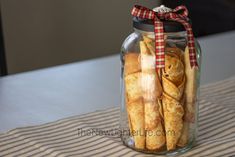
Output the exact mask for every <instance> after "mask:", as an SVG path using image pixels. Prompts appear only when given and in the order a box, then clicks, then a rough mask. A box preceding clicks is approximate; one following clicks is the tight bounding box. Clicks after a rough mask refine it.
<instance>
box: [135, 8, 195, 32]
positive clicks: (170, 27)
mask: <svg viewBox="0 0 235 157" xmlns="http://www.w3.org/2000/svg"><path fill="white" fill-rule="evenodd" d="M153 10H154V11H155V12H170V11H171V9H170V8H167V7H165V6H164V5H161V6H160V7H157V8H154V9H153ZM161 21H162V22H163V27H164V32H167V33H168V32H182V31H185V28H184V26H183V25H182V24H181V23H178V22H175V21H166V20H161ZM189 22H190V21H189ZM190 23H191V22H190ZM133 27H134V28H136V29H139V30H142V31H147V32H154V21H153V20H148V19H141V18H138V17H134V18H133Z"/></svg>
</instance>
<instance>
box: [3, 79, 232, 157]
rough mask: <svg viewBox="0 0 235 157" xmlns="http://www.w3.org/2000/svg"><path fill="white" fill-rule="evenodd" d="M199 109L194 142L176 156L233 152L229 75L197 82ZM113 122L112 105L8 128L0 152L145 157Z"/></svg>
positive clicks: (61, 156)
mask: <svg viewBox="0 0 235 157" xmlns="http://www.w3.org/2000/svg"><path fill="white" fill-rule="evenodd" d="M199 113H200V114H199V135H198V139H197V144H196V145H195V147H194V148H193V149H192V150H190V151H188V152H187V153H185V154H183V155H182V156H185V157H191V156H196V157H197V156H212V157H216V156H218V157H221V156H223V157H225V156H235V77H234V78H230V79H228V80H225V81H221V82H217V83H213V84H210V85H206V86H203V87H202V88H201V99H200V106H199ZM118 123H119V109H118V108H113V109H108V110H103V111H96V112H93V113H89V114H86V115H81V116H74V117H70V118H66V119H62V120H59V121H56V122H52V123H47V124H44V125H40V126H33V127H24V128H17V129H13V130H11V131H8V132H6V133H3V134H0V156H1V157H3V156H23V157H25V156H59V157H64V156H97V157H99V156H115V157H117V156H131V157H132V156H151V155H146V154H142V153H139V152H136V151H133V150H131V149H129V148H127V147H125V146H124V145H123V144H122V142H121V140H120V138H119V137H118V134H115V133H116V131H117V129H118ZM104 131H109V132H106V134H105V132H104ZM110 131H113V132H110ZM96 134H97V135H96Z"/></svg>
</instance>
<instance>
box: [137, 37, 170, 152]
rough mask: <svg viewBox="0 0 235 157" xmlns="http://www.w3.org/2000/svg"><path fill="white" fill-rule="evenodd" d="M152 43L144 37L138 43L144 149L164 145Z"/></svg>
mask: <svg viewBox="0 0 235 157" xmlns="http://www.w3.org/2000/svg"><path fill="white" fill-rule="evenodd" d="M153 44H154V42H153V41H152V40H151V39H150V38H148V37H144V41H140V58H141V59H140V60H141V71H142V73H141V85H142V92H143V94H142V95H143V100H144V111H145V130H146V148H147V149H148V150H156V149H160V148H161V147H162V146H164V145H165V134H164V129H163V126H162V123H161V115H160V112H159V109H160V106H159V103H158V101H157V100H158V99H159V98H160V97H161V95H162V87H161V83H160V79H159V77H158V74H157V73H156V68H155V49H154V45H153Z"/></svg>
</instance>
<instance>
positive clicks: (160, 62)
mask: <svg viewBox="0 0 235 157" xmlns="http://www.w3.org/2000/svg"><path fill="white" fill-rule="evenodd" d="M131 14H132V15H133V16H135V17H138V18H142V19H150V20H154V33H155V50H156V68H157V69H160V68H164V67H165V44H164V29H163V22H162V21H161V20H169V21H176V22H179V23H181V24H182V25H183V26H184V28H185V30H186V32H187V40H188V48H189V58H190V65H191V67H198V63H197V57H196V51H195V42H194V36H193V32H192V27H191V25H190V24H189V23H188V21H189V19H188V10H187V8H186V7H185V6H178V7H176V8H175V9H173V10H172V11H171V12H167V13H162V12H159V13H158V12H154V11H153V10H151V9H148V8H146V7H143V6H138V5H136V6H134V8H133V9H132V12H131Z"/></svg>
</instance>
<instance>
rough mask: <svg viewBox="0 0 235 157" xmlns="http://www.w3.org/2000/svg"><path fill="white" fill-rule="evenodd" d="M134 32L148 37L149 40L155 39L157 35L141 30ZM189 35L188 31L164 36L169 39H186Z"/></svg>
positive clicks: (168, 33) (169, 33)
mask: <svg viewBox="0 0 235 157" xmlns="http://www.w3.org/2000/svg"><path fill="white" fill-rule="evenodd" d="M134 31H135V32H136V33H139V34H142V35H146V36H148V37H149V38H155V35H154V32H147V31H142V30H139V29H136V28H134ZM186 35H187V32H186V31H181V32H167V33H165V32H164V36H167V37H168V38H170V37H174V38H175V37H176V38H185V37H186Z"/></svg>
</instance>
